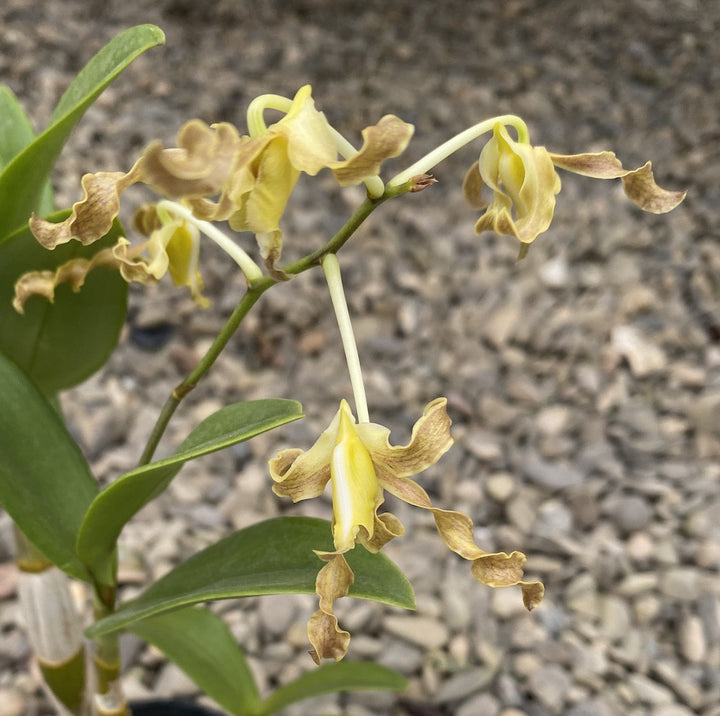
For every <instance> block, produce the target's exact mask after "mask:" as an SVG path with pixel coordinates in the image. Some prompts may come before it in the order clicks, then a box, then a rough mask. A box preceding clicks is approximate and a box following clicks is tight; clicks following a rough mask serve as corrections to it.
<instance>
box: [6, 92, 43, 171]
mask: <svg viewBox="0 0 720 716" xmlns="http://www.w3.org/2000/svg"><path fill="white" fill-rule="evenodd" d="M34 138H35V132H34V131H33V127H32V123H31V122H30V120H29V119H28V116H27V114H25V110H24V109H23V108H22V107H21V106H20V102H18V100H17V97H15V95H14V94H13V91H12V90H11V89H10V88H9V87H8V86H7V85H0V170H2V169H4V168H5V167H6V166H7V165H8V164H9V163H10V161H11V160H12V159H14V158H15V157H16V156H17V155H18V154H20V152H21V151H22V150H23V149H25V147H27V145H28V144H30V142H32V140H33V139H34Z"/></svg>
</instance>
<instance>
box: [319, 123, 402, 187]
mask: <svg viewBox="0 0 720 716" xmlns="http://www.w3.org/2000/svg"><path fill="white" fill-rule="evenodd" d="M414 131H415V128H414V127H413V125H412V124H408V123H407V122H403V121H402V120H401V119H400V118H399V117H396V116H394V115H392V114H387V115H385V116H384V117H383V118H382V119H381V120H380V121H379V122H378V123H377V124H374V125H372V126H370V127H366V128H365V129H363V131H362V136H363V145H362V147H361V148H360V150H359V151H358V153H357V154H355V155H354V156H352V157H350V158H349V159H346V160H344V161H338V162H331V163H329V164H327V166H329V167H330V169H331V170H332V172H333V174H334V175H335V178H336V179H337V180H338V183H339V184H340V185H341V186H351V185H353V184H359V183H360V182H362V181H364V180H365V179H367V178H368V177H371V176H375V175H376V174H378V173H379V172H380V165H381V164H382V162H383V161H384V160H385V159H390V158H392V157H397V156H398V155H400V154H402V153H403V152H404V151H405V147H407V145H408V142H409V141H410V138H411V137H412V135H413V132H414Z"/></svg>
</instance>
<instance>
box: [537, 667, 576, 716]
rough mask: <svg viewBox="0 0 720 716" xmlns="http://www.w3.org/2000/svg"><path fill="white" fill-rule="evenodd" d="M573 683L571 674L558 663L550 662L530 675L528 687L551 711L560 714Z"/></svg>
mask: <svg viewBox="0 0 720 716" xmlns="http://www.w3.org/2000/svg"><path fill="white" fill-rule="evenodd" d="M571 683H572V682H571V680H570V676H569V675H568V673H567V672H566V671H565V670H564V669H562V668H561V667H560V666H557V665H556V664H548V665H547V666H543V667H542V668H540V669H538V670H537V671H536V672H535V673H533V674H532V675H531V676H530V678H529V679H528V689H529V690H530V693H531V694H532V695H533V696H534V697H535V698H536V699H538V701H540V703H542V704H543V706H545V707H546V708H547V709H548V711H550V713H553V714H560V713H562V710H563V707H564V705H565V698H566V696H567V692H568V690H569V689H570V685H571Z"/></svg>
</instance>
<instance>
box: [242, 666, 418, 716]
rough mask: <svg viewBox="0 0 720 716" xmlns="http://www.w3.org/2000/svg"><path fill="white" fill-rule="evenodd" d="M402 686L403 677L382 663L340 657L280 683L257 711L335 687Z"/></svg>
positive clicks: (267, 711) (268, 711)
mask: <svg viewBox="0 0 720 716" xmlns="http://www.w3.org/2000/svg"><path fill="white" fill-rule="evenodd" d="M406 688H407V680H406V679H405V678H404V677H403V676H401V675H400V674H398V673H397V672H395V671H392V670H391V669H388V668H387V667H385V666H381V665H380V664H372V663H370V662H364V661H354V662H353V661H350V662H348V661H341V662H339V663H337V664H326V665H324V666H320V667H319V668H317V669H313V670H312V671H308V672H307V673H305V674H303V675H302V676H300V677H298V678H297V679H295V680H294V681H291V682H290V683H289V684H285V686H281V687H280V688H279V689H277V691H275V692H274V693H273V694H272V695H271V696H270V697H269V698H268V699H266V700H265V701H263V702H262V704H261V705H260V709H259V711H258V712H257V714H258V716H265V715H266V714H274V713H275V712H276V711H279V710H280V709H282V708H285V707H286V706H289V705H290V704H293V703H296V702H298V701H304V700H305V699H310V698H313V697H315V696H320V695H322V694H331V693H334V692H336V691H360V690H365V691H367V690H368V689H372V690H373V691H374V690H378V689H383V690H389V691H404V690H405V689H406ZM253 716H255V714H253Z"/></svg>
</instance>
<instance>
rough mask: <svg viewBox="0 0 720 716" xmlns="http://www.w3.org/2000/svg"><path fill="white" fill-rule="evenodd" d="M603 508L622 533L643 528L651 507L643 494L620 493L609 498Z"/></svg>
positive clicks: (650, 513)
mask: <svg viewBox="0 0 720 716" xmlns="http://www.w3.org/2000/svg"><path fill="white" fill-rule="evenodd" d="M605 510H606V511H607V514H608V517H609V518H610V519H611V520H612V522H613V524H614V525H615V526H616V527H617V528H618V529H619V530H620V532H621V533H623V534H629V533H630V532H637V531H638V530H642V529H644V528H645V527H646V526H647V524H648V523H649V522H650V518H651V517H652V507H651V506H650V504H649V503H648V500H647V498H646V497H644V496H643V495H622V496H618V497H614V498H611V499H609V500H608V501H607V502H606V503H605Z"/></svg>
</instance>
